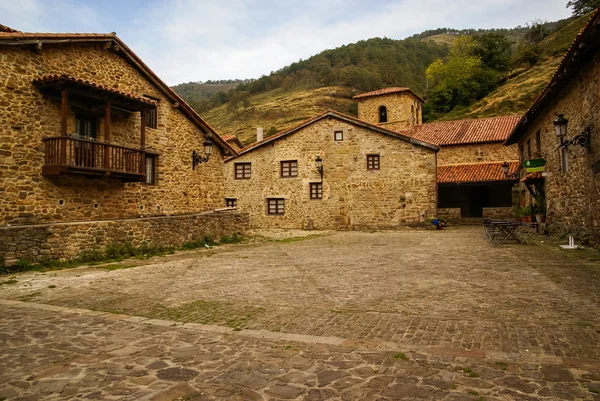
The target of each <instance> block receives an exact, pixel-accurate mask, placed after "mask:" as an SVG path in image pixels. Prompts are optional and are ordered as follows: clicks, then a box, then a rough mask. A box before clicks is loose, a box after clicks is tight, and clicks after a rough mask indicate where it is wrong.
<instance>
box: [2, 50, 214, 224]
mask: <svg viewBox="0 0 600 401" xmlns="http://www.w3.org/2000/svg"><path fill="white" fill-rule="evenodd" d="M0 71H2V74H0V226H2V225H5V224H13V225H14V224H39V223H45V222H59V221H77V220H96V219H112V218H126V217H137V216H142V215H143V216H148V215H161V214H179V213H194V212H200V211H203V210H209V209H213V208H215V207H221V206H222V205H223V190H224V186H223V157H222V155H221V152H220V149H219V148H218V147H217V146H214V147H213V156H211V158H210V161H209V162H208V163H205V164H202V165H199V166H198V167H197V168H196V169H195V170H192V166H191V153H192V150H193V149H196V150H201V149H202V142H203V141H204V135H203V133H202V132H201V130H200V129H199V128H198V127H197V126H196V125H195V124H193V123H192V122H191V121H190V120H189V119H187V118H186V117H185V116H184V115H183V113H182V112H181V111H180V110H178V109H176V108H174V107H173V106H172V105H171V103H170V101H169V100H168V99H167V98H166V97H165V96H164V95H163V94H162V93H161V92H160V91H159V90H158V89H157V88H156V87H154V86H153V84H152V83H151V82H150V81H148V80H147V79H146V78H145V77H144V76H142V75H141V74H140V73H139V72H138V71H137V70H136V69H135V68H134V67H133V66H131V65H130V64H129V63H128V62H127V61H126V60H125V59H124V58H122V57H120V56H119V54H118V53H115V52H113V51H111V50H105V49H103V48H102V45H92V44H85V45H83V44H44V46H43V48H42V50H41V52H40V53H36V52H34V51H32V50H31V49H30V48H21V47H17V46H10V47H8V46H5V47H2V52H1V53H0ZM51 73H55V74H61V73H67V74H71V75H74V76H76V77H79V78H83V79H88V80H90V81H93V82H96V83H101V84H104V85H107V86H109V87H113V88H118V89H121V90H124V91H128V92H133V93H136V94H138V95H143V94H147V95H150V96H153V97H155V98H158V99H160V102H159V104H158V110H157V111H158V127H157V129H152V128H148V129H147V130H146V147H147V149H151V150H154V151H156V152H158V153H160V155H159V157H158V165H157V170H156V171H157V182H156V185H145V184H142V183H123V182H122V181H120V180H117V179H110V178H96V179H93V178H87V177H82V176H60V177H56V178H54V177H53V178H48V177H44V176H42V166H43V163H44V146H43V142H42V138H44V137H53V136H59V135H60V100H59V99H49V98H45V97H44V96H42V93H41V92H40V91H39V90H38V89H37V88H36V87H35V86H34V85H33V84H32V80H33V79H35V78H38V77H41V76H43V75H45V74H51ZM74 118H75V114H74V110H73V108H72V105H71V107H70V108H69V120H68V126H69V130H68V132H69V133H73V132H74V130H75V119H74ZM98 121H99V126H98V140H102V139H103V135H102V134H103V132H104V120H103V116H102V117H99V118H98ZM111 128H112V129H111V131H112V142H113V143H115V144H118V145H124V146H132V147H136V148H139V145H140V114H139V113H134V114H132V115H131V116H130V117H128V118H124V117H120V118H119V117H116V116H114V117H113V118H112V124H111ZM59 201H62V202H60V204H59Z"/></svg>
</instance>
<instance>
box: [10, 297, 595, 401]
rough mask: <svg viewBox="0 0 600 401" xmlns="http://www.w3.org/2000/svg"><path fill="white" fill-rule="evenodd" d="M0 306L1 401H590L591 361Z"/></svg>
mask: <svg viewBox="0 0 600 401" xmlns="http://www.w3.org/2000/svg"><path fill="white" fill-rule="evenodd" d="M0 306H1V307H2V319H1V320H0V333H1V334H0V344H1V345H2V352H1V353H0V366H1V368H0V397H4V398H2V399H11V400H21V401H24V400H31V401H34V400H40V399H45V400H71V399H78V400H79V399H81V400H152V401H159V400H160V401H167V400H181V401H183V400H188V401H201V400H202V401H207V400H233V401H242V400H243V401H246V400H251V401H258V400H282V399H284V400H307V401H308V400H310V401H318V400H345V401H346V400H380V401H382V400H399V399H404V400H421V399H427V400H449V401H450V400H452V401H461V400H464V401H482V400H490V401H491V400H539V399H542V400H543V399H547V400H556V399H565V400H575V399H583V400H595V401H597V400H600V396H598V395H597V393H598V392H599V391H600V364H599V363H598V361H589V360H588V361H582V360H572V359H569V358H547V357H545V358H538V359H536V358H531V360H530V361H529V362H522V361H521V362H513V361H511V360H507V359H496V360H494V359H490V358H488V359H483V358H480V357H479V356H477V355H473V356H471V355H469V353H468V352H464V351H460V350H456V349H454V350H450V349H449V350H448V352H449V353H453V354H454V355H453V356H452V357H450V356H446V357H443V356H436V355H428V354H425V353H420V352H418V351H405V352H399V351H397V350H396V351H394V350H388V351H386V350H368V349H360V348H357V347H354V346H348V345H344V344H343V343H342V344H339V345H336V344H335V343H336V342H337V339H335V338H324V339H323V340H324V341H325V342H327V344H323V343H312V342H314V341H315V340H316V341H319V339H308V340H309V341H308V342H307V341H305V340H306V339H305V338H302V337H301V336H297V338H295V340H296V341H293V340H288V339H286V338H285V337H286V335H285V334H280V335H279V336H280V338H278V340H277V341H274V340H273V339H270V338H269V337H275V338H276V337H277V335H276V334H275V335H274V336H269V333H265V334H264V335H265V336H267V338H266V339H265V338H263V339H256V338H253V337H252V334H253V333H252V332H247V333H245V332H244V331H242V332H239V333H236V332H233V331H232V330H231V329H230V331H229V332H228V333H219V332H218V331H222V330H219V328H218V327H212V328H211V327H204V326H202V325H197V324H187V325H183V324H180V325H175V326H174V325H173V322H168V321H157V320H154V321H150V320H144V319H140V318H137V317H129V316H126V315H112V314H109V313H98V312H92V311H86V310H73V309H68V308H62V307H48V306H46V305H38V304H27V303H18V302H14V301H13V304H10V303H7V302H6V301H3V302H0ZM207 330H208V331H207ZM254 335H256V333H254Z"/></svg>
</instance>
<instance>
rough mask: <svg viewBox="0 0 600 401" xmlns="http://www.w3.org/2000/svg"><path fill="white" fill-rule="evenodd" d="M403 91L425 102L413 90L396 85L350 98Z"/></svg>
mask: <svg viewBox="0 0 600 401" xmlns="http://www.w3.org/2000/svg"><path fill="white" fill-rule="evenodd" d="M403 92H410V93H411V94H412V95H413V96H415V97H416V98H417V99H419V100H420V101H422V102H423V103H425V100H423V99H422V98H421V97H420V96H419V95H417V94H416V93H415V92H413V90H412V89H410V88H403V87H398V86H395V87H392V88H383V89H378V90H376V91H372V92H366V93H361V94H359V95H356V96H353V97H352V99H363V98H365V97H371V96H381V95H389V94H391V93H403Z"/></svg>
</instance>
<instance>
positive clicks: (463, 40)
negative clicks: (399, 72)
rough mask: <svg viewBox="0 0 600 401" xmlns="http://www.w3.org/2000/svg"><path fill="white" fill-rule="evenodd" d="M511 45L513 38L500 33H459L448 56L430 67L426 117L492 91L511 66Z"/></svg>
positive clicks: (429, 117) (431, 116)
mask: <svg viewBox="0 0 600 401" xmlns="http://www.w3.org/2000/svg"><path fill="white" fill-rule="evenodd" d="M510 48H511V42H510V41H509V40H508V39H506V37H504V36H503V35H499V34H494V33H488V34H484V35H478V36H461V37H459V38H458V39H457V40H456V41H455V42H454V45H453V46H452V50H451V51H450V53H449V54H448V56H447V57H446V58H445V59H438V60H436V61H435V62H433V63H432V64H431V65H430V66H429V67H428V68H427V71H426V77H427V83H428V85H429V88H428V89H429V90H428V93H427V103H426V105H425V108H424V113H425V116H424V118H425V119H431V118H434V117H435V116H436V115H438V114H440V113H447V112H449V111H451V110H452V109H454V108H455V107H457V106H466V105H468V104H469V103H471V102H472V101H473V100H478V99H481V98H483V97H484V96H485V95H487V94H488V93H490V92H491V91H492V90H493V89H494V88H496V87H497V86H498V84H499V83H500V81H501V79H502V78H503V77H504V75H505V73H506V72H507V71H508V69H509V63H510V58H511V51H510Z"/></svg>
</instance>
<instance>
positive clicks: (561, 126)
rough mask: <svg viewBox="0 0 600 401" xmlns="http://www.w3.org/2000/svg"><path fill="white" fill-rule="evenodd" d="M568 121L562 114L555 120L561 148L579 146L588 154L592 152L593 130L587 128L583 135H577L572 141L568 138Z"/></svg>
mask: <svg viewBox="0 0 600 401" xmlns="http://www.w3.org/2000/svg"><path fill="white" fill-rule="evenodd" d="M568 124H569V120H567V119H566V118H565V117H564V116H563V115H562V114H557V116H556V119H555V120H554V129H555V130H556V136H557V137H558V139H559V140H560V147H563V148H568V147H569V146H571V145H579V146H581V147H582V148H584V149H587V151H588V152H591V151H592V149H591V143H590V142H591V141H590V136H591V129H590V127H587V128H586V129H585V130H584V131H583V132H582V133H581V134H579V135H575V136H574V137H573V138H572V139H569V138H567V125H568Z"/></svg>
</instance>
